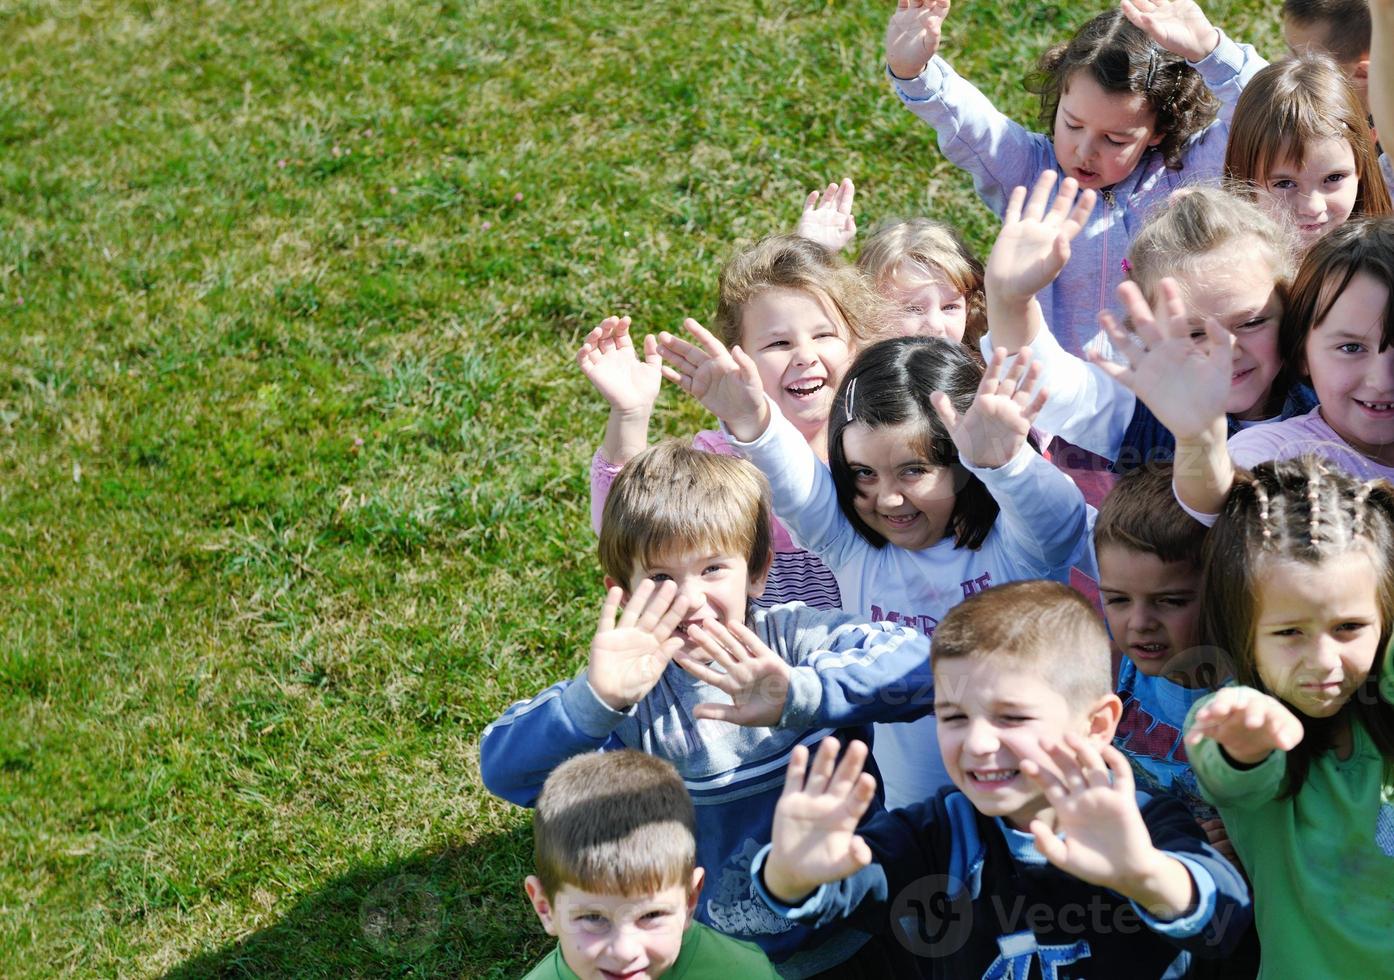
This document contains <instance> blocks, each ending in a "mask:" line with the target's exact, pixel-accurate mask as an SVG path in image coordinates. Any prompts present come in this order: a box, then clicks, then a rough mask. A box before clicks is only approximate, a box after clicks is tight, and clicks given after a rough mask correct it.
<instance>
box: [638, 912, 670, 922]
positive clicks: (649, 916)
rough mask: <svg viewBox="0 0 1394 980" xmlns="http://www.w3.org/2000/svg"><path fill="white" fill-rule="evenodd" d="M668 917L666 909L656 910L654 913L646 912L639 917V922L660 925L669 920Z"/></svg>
mask: <svg viewBox="0 0 1394 980" xmlns="http://www.w3.org/2000/svg"><path fill="white" fill-rule="evenodd" d="M668 915H669V913H668V911H667V910H666V909H654V910H653V911H652V912H645V913H644V914H643V915H641V916H639V921H640V922H642V923H644V924H646V925H651V926H652V925H658V924H659V923H661V922H663V921H664V920H665V919H667V918H668Z"/></svg>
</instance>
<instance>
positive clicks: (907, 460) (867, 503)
mask: <svg viewBox="0 0 1394 980" xmlns="http://www.w3.org/2000/svg"><path fill="white" fill-rule="evenodd" d="M920 438H921V433H920V430H919V427H918V426H915V425H911V424H910V423H901V424H899V425H880V426H876V427H875V428H872V427H870V426H868V425H866V423H864V422H853V423H852V424H851V425H849V426H847V428H845V429H843V430H842V449H843V454H844V455H845V456H846V458H847V468H848V469H849V470H851V471H852V474H853V476H854V478H855V479H856V481H857V497H856V501H855V505H854V506H855V507H856V511H857V516H858V517H860V518H861V519H862V520H863V521H864V522H865V523H866V524H867V526H868V527H870V528H871V529H872V530H874V531H876V532H877V533H878V534H880V535H881V536H882V537H884V538H885V539H886V540H887V541H888V542H890V543H891V544H893V545H895V546H897V547H899V548H906V549H909V550H911V551H918V550H920V549H922V548H928V547H929V546H930V545H932V544H935V543H936V542H938V541H939V539H940V538H942V537H943V536H944V530H945V528H946V527H948V523H949V517H950V516H951V515H952V514H953V509H954V485H953V471H952V470H951V469H950V468H949V467H947V466H939V465H937V464H935V463H931V462H929V461H928V460H927V459H925V458H924V456H923V454H922V453H921V452H920V451H919V450H918V449H916V448H915V445H916V443H917V442H918V441H919V440H920Z"/></svg>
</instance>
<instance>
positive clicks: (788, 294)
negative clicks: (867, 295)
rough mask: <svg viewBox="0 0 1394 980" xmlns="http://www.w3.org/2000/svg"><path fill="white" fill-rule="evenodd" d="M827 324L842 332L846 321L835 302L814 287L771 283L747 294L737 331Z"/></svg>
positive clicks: (765, 330)
mask: <svg viewBox="0 0 1394 980" xmlns="http://www.w3.org/2000/svg"><path fill="white" fill-rule="evenodd" d="M824 323H830V324H832V325H833V326H834V327H836V328H837V329H838V330H839V331H843V332H845V331H846V329H847V323H846V321H845V320H844V319H843V317H842V313H841V312H840V311H839V310H838V308H837V304H836V303H834V302H833V301H832V298H831V297H829V296H828V294H827V293H825V292H823V291H822V290H821V289H818V288H816V287H813V288H809V289H800V288H796V287H792V286H771V287H769V288H768V289H763V290H761V291H760V292H758V293H756V294H755V295H754V296H753V297H751V299H750V301H749V302H748V303H746V304H745V307H744V308H743V309H742V310H741V331H742V333H744V332H746V331H757V332H767V331H770V330H775V329H780V328H784V329H792V328H795V327H803V326H818V325H821V324H824Z"/></svg>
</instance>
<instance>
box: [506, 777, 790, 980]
mask: <svg viewBox="0 0 1394 980" xmlns="http://www.w3.org/2000/svg"><path fill="white" fill-rule="evenodd" d="M696 827H697V818H696V814H695V813H694V811H693V807H692V799H691V797H690V796H688V793H687V787H685V786H684V785H683V783H682V780H681V779H680V778H678V774H677V772H676V770H674V769H673V767H672V765H670V764H669V763H667V762H665V761H663V760H662V759H659V758H656V757H655V756H651V755H646V754H644V753H642V752H634V751H630V750H623V751H618V752H593V753H587V754H584V755H578V756H576V757H574V758H572V759H570V760H568V761H566V762H564V763H562V764H561V765H560V766H558V767H557V768H556V769H555V770H553V771H552V774H551V775H550V776H548V777H547V782H546V783H545V784H544V785H543V787H542V795H541V796H540V797H538V800H537V813H536V815H535V817H534V818H533V840H534V843H533V853H534V861H535V863H536V867H537V874H535V875H529V876H528V878H527V880H526V881H525V882H524V888H525V889H526V891H527V893H528V898H529V899H530V900H531V901H532V907H533V910H534V911H535V912H537V917H538V918H539V919H541V920H542V928H543V929H545V930H546V931H547V935H549V936H556V937H557V939H558V943H557V948H556V949H555V950H553V951H552V953H551V955H550V956H548V957H547V958H546V959H545V960H543V961H542V962H541V963H539V964H538V965H537V966H536V967H535V968H534V969H533V971H532V972H531V973H529V974H528V975H527V978H526V980H578V978H579V980H655V978H657V977H668V978H669V980H732V978H735V977H740V978H742V980H745V978H752V980H765V978H771V980H773V978H776V977H777V976H778V974H776V973H775V972H774V967H772V966H771V965H770V962H769V960H768V959H766V957H765V954H764V953H763V952H761V951H760V949H759V948H758V947H756V946H753V945H751V944H750V943H743V942H738V941H736V940H734V939H730V938H728V937H726V936H723V935H721V933H719V932H716V931H715V930H713V929H710V928H708V927H707V926H705V925H703V924H702V923H700V922H694V921H693V919H692V913H693V911H694V910H695V909H696V908H697V897H698V895H699V894H700V893H701V891H702V877H703V871H702V869H701V868H699V867H696V863H697V838H696Z"/></svg>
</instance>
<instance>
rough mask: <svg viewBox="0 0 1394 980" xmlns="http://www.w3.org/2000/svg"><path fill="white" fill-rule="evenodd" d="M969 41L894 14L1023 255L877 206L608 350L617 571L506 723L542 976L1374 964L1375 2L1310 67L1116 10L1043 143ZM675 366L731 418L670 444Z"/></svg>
mask: <svg viewBox="0 0 1394 980" xmlns="http://www.w3.org/2000/svg"><path fill="white" fill-rule="evenodd" d="M948 13H949V2H948V0H898V4H897V8H896V10H895V11H894V13H893V14H892V16H891V18H890V23H889V26H888V29H887V34H886V39H885V52H886V70H887V74H888V75H889V78H890V82H891V85H892V88H893V89H894V91H895V94H896V96H897V97H898V98H899V99H900V100H901V101H902V102H904V103H905V104H906V106H907V107H909V108H910V110H911V111H913V112H914V113H915V114H916V115H918V116H920V117H921V118H923V119H925V120H926V121H928V122H929V123H931V124H932V125H933V126H934V127H935V129H936V130H937V132H938V135H939V143H940V146H941V148H942V149H943V151H944V153H945V155H946V156H947V157H949V159H951V160H953V161H954V162H956V163H958V164H959V165H960V166H961V167H963V168H965V169H966V170H968V171H969V172H970V173H971V174H972V175H973V178H974V181H975V183H976V186H977V188H978V190H979V193H980V194H981V196H982V197H983V199H984V201H985V202H987V204H988V205H989V206H991V207H992V208H994V210H996V211H997V212H998V214H999V216H1000V217H1001V218H1002V222H1003V224H1002V229H1001V232H1000V234H999V236H998V238H997V241H996V243H995V244H994V246H993V248H992V251H991V254H990V255H989V257H988V259H987V262H986V263H985V264H984V263H981V262H979V261H978V259H976V258H975V257H974V256H973V255H972V254H971V252H970V251H969V250H968V248H967V247H966V246H965V245H964V243H963V240H962V238H961V237H960V236H959V235H958V234H957V233H956V232H955V231H954V230H953V229H951V228H949V227H948V226H946V225H944V224H942V223H940V222H937V221H932V220H929V219H926V218H921V219H913V220H910V221H903V222H897V223H893V224H890V225H887V226H884V227H882V228H880V229H878V230H877V231H875V232H874V233H873V234H872V235H871V236H870V239H869V240H868V241H867V242H866V243H865V244H864V245H863V246H862V248H861V251H860V255H859V257H858V259H857V261H856V263H855V264H851V263H848V262H847V261H845V260H844V259H842V258H841V257H840V254H839V253H840V252H841V251H842V250H843V249H845V248H847V247H849V246H850V244H851V243H852V241H853V239H854V238H855V235H856V223H855V219H854V218H853V215H852V204H853V195H854V188H853V186H852V184H851V182H850V181H847V180H845V181H843V182H842V183H841V184H835V185H829V187H828V188H827V189H826V190H825V191H823V192H822V193H821V194H820V193H819V192H814V193H813V194H811V195H810V196H809V198H808V200H807V202H806V205H805V210H804V214H803V216H802V218H801V219H800V221H799V224H798V227H797V229H796V233H795V234H792V235H774V236H771V237H769V238H766V239H765V240H763V241H761V242H759V243H758V244H756V245H754V246H752V247H750V248H747V249H745V250H743V251H741V252H740V253H739V254H737V255H736V256H735V257H734V258H732V259H731V260H730V261H729V262H728V264H727V265H726V267H725V268H724V269H723V271H722V273H721V277H720V283H719V298H718V305H717V310H716V317H715V321H714V323H713V327H714V329H712V330H708V329H706V328H705V327H703V326H702V325H701V324H700V323H698V322H696V321H695V320H687V321H685V323H684V329H685V332H686V334H687V337H686V338H684V337H679V336H675V335H672V334H668V333H660V334H658V335H657V336H653V335H650V336H647V337H645V338H644V339H643V340H642V342H640V343H639V344H638V345H637V346H636V342H635V340H634V339H633V338H631V335H630V322H629V319H628V318H627V317H609V318H607V319H605V320H604V321H603V322H601V324H600V325H599V326H598V327H596V329H595V330H593V331H592V332H591V333H590V335H589V336H587V337H586V339H585V342H584V344H583V345H582V347H581V350H580V351H579V353H578V355H577V360H578V363H579V365H580V367H581V370H582V372H583V373H584V374H585V376H586V377H587V379H589V381H590V382H591V384H592V385H593V386H594V387H595V389H596V390H597V391H598V392H599V393H600V395H601V396H602V397H603V398H604V399H605V401H606V402H607V403H608V405H609V418H608V421H607V423H606V429H605V435H604V439H603V442H602V444H601V446H600V449H599V450H598V451H597V453H596V454H595V457H594V458H593V460H592V462H591V489H592V510H591V514H592V522H593V524H594V527H595V530H596V531H597V533H598V536H599V554H600V563H601V566H602V568H603V571H604V576H605V583H606V586H607V590H608V591H607V594H606V597H605V600H604V602H603V604H602V607H601V610H600V616H599V622H598V625H597V629H596V632H595V636H594V639H593V640H592V642H591V647H590V653H589V658H588V662H587V666H586V668H585V670H584V671H582V673H581V674H579V675H578V676H576V677H574V678H570V679H566V680H562V681H560V682H559V683H557V684H555V685H553V686H551V687H549V688H547V689H546V690H545V691H543V692H541V693H540V694H538V695H537V696H536V697H533V698H530V699H528V700H525V701H522V702H519V703H517V704H515V705H513V706H512V707H510V708H509V709H508V710H507V711H506V712H505V713H504V714H503V716H502V717H501V718H499V719H498V720H497V721H496V722H495V723H494V724H492V725H491V726H489V728H488V729H486V731H485V733H484V736H483V740H482V743H481V767H482V772H483V776H484V780H485V783H486V785H487V786H488V788H489V789H490V790H491V791H492V792H494V793H496V794H498V795H500V796H502V797H504V798H506V799H508V800H511V801H513V802H515V803H518V804H520V805H523V806H530V807H536V810H537V813H536V818H535V821H534V834H535V840H536V859H537V874H536V876H535V877H531V878H529V879H528V881H527V884H526V891H527V894H528V896H529V898H530V899H531V901H532V903H533V906H534V908H535V910H536V912H537V914H538V916H539V918H540V919H541V921H542V924H543V926H544V928H545V929H546V931H547V932H548V934H550V935H554V936H557V937H558V939H559V946H558V949H557V951H556V952H555V953H554V954H553V955H552V956H551V957H549V958H548V959H547V960H546V961H544V963H543V964H541V965H539V966H538V967H537V968H536V969H535V970H534V971H533V972H532V973H531V974H530V976H533V977H574V976H580V977H585V978H597V980H598V978H609V980H615V978H625V980H640V978H649V977H658V976H665V975H666V976H671V977H686V978H697V977H717V976H721V977H723V978H728V980H729V978H731V977H763V976H780V977H785V978H801V977H814V976H818V977H845V978H856V977H877V978H882V977H902V976H905V977H913V976H936V977H941V976H942V977H972V978H978V977H982V978H1016V980H1026V978H1028V977H1041V978H1052V977H1118V976H1138V977H1173V976H1188V975H1194V976H1226V977H1252V976H1256V975H1261V976H1264V977H1283V976H1302V977H1311V976H1349V975H1359V974H1361V973H1364V974H1368V975H1372V976H1377V975H1381V974H1382V972H1383V970H1384V969H1386V968H1387V966H1386V964H1387V962H1388V960H1389V957H1390V955H1391V954H1394V928H1391V927H1394V773H1391V763H1394V668H1392V667H1391V665H1390V664H1389V658H1388V656H1387V653H1388V648H1389V647H1390V638H1391V633H1394V487H1392V486H1391V484H1390V483H1389V482H1388V481H1389V480H1390V479H1391V478H1394V346H1392V345H1394V217H1391V216H1390V196H1389V190H1388V186H1387V176H1386V175H1387V174H1389V173H1390V168H1389V166H1388V164H1387V161H1386V159H1385V158H1384V156H1383V155H1382V153H1381V152H1380V150H1379V144H1378V136H1377V134H1376V133H1375V132H1374V131H1372V128H1371V125H1370V123H1369V120H1368V110H1367V108H1366V106H1365V105H1364V98H1365V81H1366V79H1367V77H1368V58H1367V52H1368V51H1369V47H1370V45H1369V14H1368V11H1367V10H1366V8H1365V6H1364V0H1287V2H1286V4H1285V6H1284V33H1285V37H1286V38H1287V39H1288V42H1289V45H1290V47H1291V48H1292V56H1291V57H1289V58H1287V59H1285V60H1283V61H1280V62H1278V63H1275V64H1272V65H1268V64H1265V62H1264V61H1263V60H1262V59H1261V58H1260V57H1259V56H1258V55H1257V54H1256V53H1255V52H1254V50H1253V49H1252V48H1250V47H1247V46H1244V45H1238V44H1236V43H1234V42H1233V41H1231V40H1230V39H1229V38H1227V37H1226V36H1225V34H1224V33H1223V32H1222V31H1220V30H1219V29H1217V28H1215V27H1214V26H1213V25H1211V23H1210V22H1209V20H1208V19H1207V18H1206V16H1205V15H1204V13H1203V12H1202V11H1201V10H1200V9H1199V8H1198V7H1197V6H1196V5H1195V3H1193V2H1191V0H1121V5H1120V7H1119V8H1117V9H1114V10H1109V11H1107V12H1105V13H1102V14H1100V15H1099V16H1097V17H1095V18H1093V19H1092V20H1090V21H1089V22H1088V23H1087V24H1085V25H1084V26H1083V27H1082V28H1081V29H1080V30H1079V31H1078V32H1077V33H1076V34H1075V36H1074V37H1073V38H1072V39H1071V40H1070V41H1069V42H1068V43H1066V44H1062V45H1059V46H1058V47H1056V48H1053V49H1051V50H1050V51H1048V52H1047V53H1046V54H1045V55H1044V56H1043V57H1042V59H1041V62H1040V64H1039V67H1038V71H1037V72H1036V73H1035V74H1034V75H1033V76H1032V78H1031V79H1030V81H1029V84H1031V85H1032V86H1033V88H1034V90H1035V91H1037V92H1039V94H1040V97H1041V107H1042V122H1043V124H1044V125H1045V126H1046V127H1047V128H1048V129H1049V130H1050V132H1051V133H1052V135H1051V136H1045V135H1041V134H1038V133H1033V132H1031V131H1029V130H1027V129H1025V128H1023V127H1021V126H1019V125H1018V124H1016V123H1014V122H1013V121H1011V120H1009V119H1007V118H1006V117H1005V116H1003V115H1002V114H1001V113H999V112H998V111H997V110H996V109H994V108H993V106H992V105H991V103H990V102H989V101H988V99H987V98H986V97H985V96H984V95H983V94H982V93H981V92H979V91H978V90H977V89H975V88H974V87H973V86H972V85H971V84H969V83H968V82H967V81H965V80H964V79H962V78H961V77H960V76H958V75H957V74H956V73H955V72H954V71H953V70H952V69H951V68H950V67H949V65H948V64H947V63H946V62H945V61H944V60H943V58H941V57H940V56H939V53H938V50H939V46H940V40H941V36H942V34H943V31H944V27H945V24H946V18H947V16H948ZM1362 17H1363V20H1361V18H1362ZM1362 25H1363V27H1362ZM1361 29H1363V30H1364V39H1363V42H1360V43H1355V44H1352V43H1350V41H1351V36H1352V32H1358V31H1359V30H1361ZM1359 41H1360V39H1359V38H1357V42H1359ZM665 379H666V380H667V381H668V382H670V383H672V384H675V385H676V386H677V387H679V388H680V389H681V390H682V391H684V392H686V393H687V394H689V395H690V396H692V397H693V398H695V399H697V400H699V401H700V402H701V404H702V405H704V406H705V407H706V408H707V409H708V410H710V411H711V413H712V414H713V415H715V416H716V418H717V419H718V420H719V422H720V426H719V428H716V429H713V430H710V431H706V432H701V433H698V434H697V435H696V436H695V437H694V438H693V439H692V440H691V441H690V444H689V443H686V442H680V441H676V440H669V441H666V442H662V443H659V444H657V445H655V446H652V447H649V446H648V429H649V422H650V419H651V416H652V412H653V408H654V405H655V402H656V400H657V398H658V395H659V392H660V389H661V387H662V385H663V382H664V380H665ZM1386 860H1389V861H1391V864H1389V865H1385V864H1384V861H1386Z"/></svg>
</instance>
